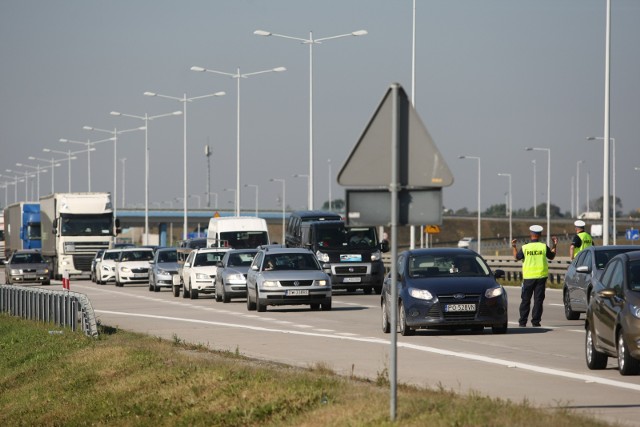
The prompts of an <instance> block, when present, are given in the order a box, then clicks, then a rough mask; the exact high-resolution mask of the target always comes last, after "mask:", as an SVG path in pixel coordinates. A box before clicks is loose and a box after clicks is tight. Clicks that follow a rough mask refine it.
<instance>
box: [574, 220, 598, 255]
mask: <svg viewBox="0 0 640 427" xmlns="http://www.w3.org/2000/svg"><path fill="white" fill-rule="evenodd" d="M573 225H575V226H576V235H575V236H574V237H573V241H572V242H571V246H569V256H570V257H571V259H573V258H575V256H576V255H578V252H580V251H581V250H583V249H586V248H588V247H589V246H593V237H591V235H590V234H589V233H587V232H586V231H584V227H585V225H586V224H585V223H584V221H582V220H580V219H579V220H577V221H576V222H574V223H573Z"/></svg>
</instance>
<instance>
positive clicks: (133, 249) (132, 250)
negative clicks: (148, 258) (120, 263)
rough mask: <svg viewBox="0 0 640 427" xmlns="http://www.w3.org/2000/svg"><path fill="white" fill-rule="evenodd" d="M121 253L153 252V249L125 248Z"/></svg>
mask: <svg viewBox="0 0 640 427" xmlns="http://www.w3.org/2000/svg"><path fill="white" fill-rule="evenodd" d="M120 251H121V252H134V251H147V252H153V249H151V248H143V247H135V248H123V249H120Z"/></svg>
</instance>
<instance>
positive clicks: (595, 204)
mask: <svg viewBox="0 0 640 427" xmlns="http://www.w3.org/2000/svg"><path fill="white" fill-rule="evenodd" d="M603 205H604V197H598V198H597V199H595V200H593V201H591V203H590V207H591V210H592V211H596V212H602V208H603ZM613 208H614V206H613V196H610V200H609V216H611V215H613ZM615 209H616V216H620V215H621V214H622V210H621V209H622V200H620V198H619V197H616V205H615Z"/></svg>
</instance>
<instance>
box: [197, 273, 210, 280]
mask: <svg viewBox="0 0 640 427" xmlns="http://www.w3.org/2000/svg"><path fill="white" fill-rule="evenodd" d="M207 279H209V275H208V274H204V273H196V280H207Z"/></svg>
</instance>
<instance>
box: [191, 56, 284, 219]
mask: <svg viewBox="0 0 640 427" xmlns="http://www.w3.org/2000/svg"><path fill="white" fill-rule="evenodd" d="M286 70H287V69H286V68H285V67H276V68H271V69H269V70H262V71H255V72H253V73H244V74H241V73H240V67H238V68H237V70H236V73H235V74H233V73H225V72H222V71H216V70H211V69H209V68H203V67H197V66H193V67H191V71H196V72H207V73H214V74H220V75H223V76H228V77H231V78H233V79H236V81H237V89H236V90H237V111H236V137H237V141H236V216H240V79H246V78H247V77H250V76H255V75H257V74H264V73H273V72H276V73H279V72H282V71H286Z"/></svg>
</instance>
